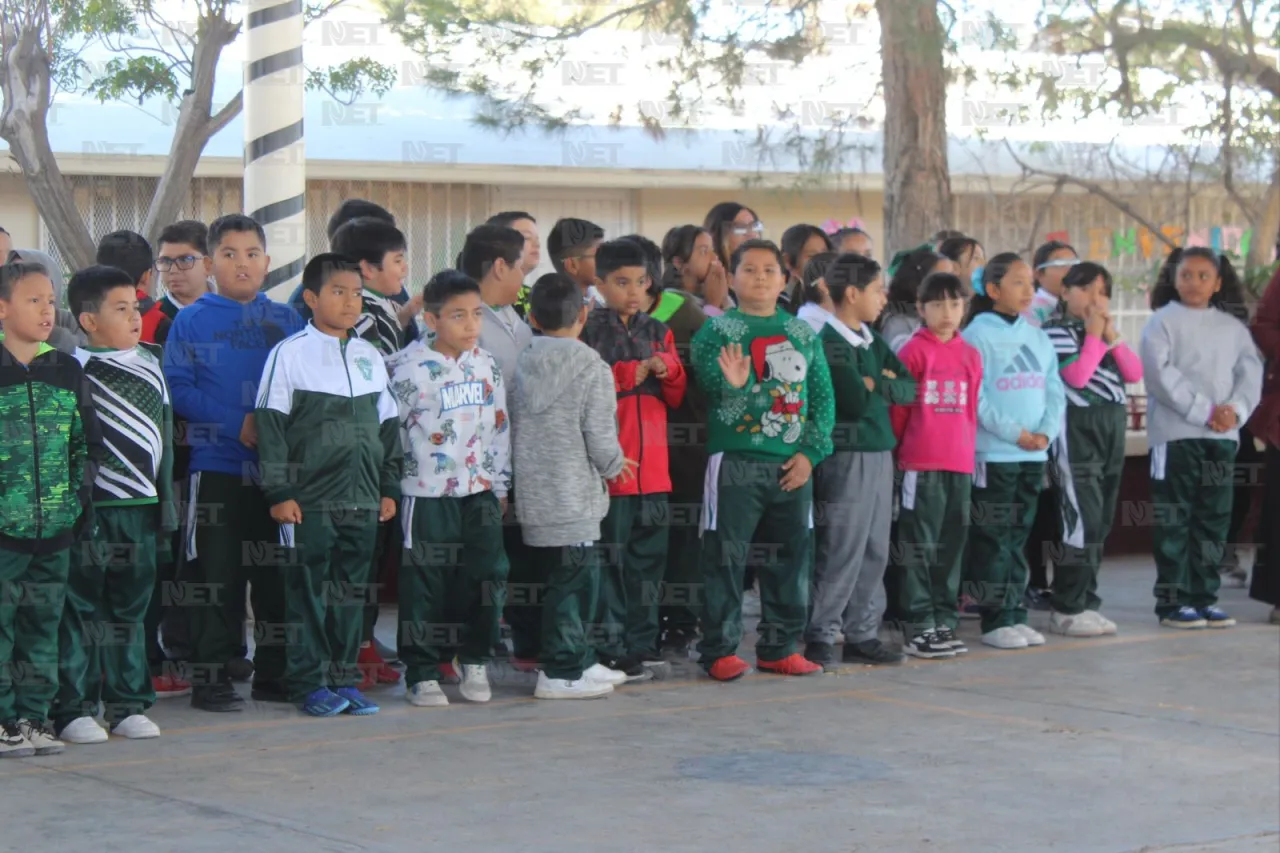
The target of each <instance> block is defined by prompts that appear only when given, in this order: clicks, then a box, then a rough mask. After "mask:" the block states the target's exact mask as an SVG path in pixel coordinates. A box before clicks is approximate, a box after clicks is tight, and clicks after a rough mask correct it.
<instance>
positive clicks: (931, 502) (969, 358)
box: [890, 273, 982, 658]
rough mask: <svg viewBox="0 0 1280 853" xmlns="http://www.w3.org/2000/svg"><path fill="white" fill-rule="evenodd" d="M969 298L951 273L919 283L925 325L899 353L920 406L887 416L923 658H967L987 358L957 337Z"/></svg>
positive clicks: (902, 587) (904, 590)
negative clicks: (961, 632) (966, 575)
mask: <svg viewBox="0 0 1280 853" xmlns="http://www.w3.org/2000/svg"><path fill="white" fill-rule="evenodd" d="M967 292H968V289H967V288H966V287H965V284H964V282H962V281H961V280H960V279H959V277H957V276H954V275H951V274H950V273H934V274H932V275H928V276H926V277H925V279H924V281H922V282H921V283H920V290H919V294H918V301H917V304H916V309H917V310H918V311H919V312H920V316H921V317H922V318H923V319H924V325H923V326H922V327H921V328H919V329H918V330H916V332H915V334H914V335H912V336H911V338H910V339H909V340H908V341H907V343H906V344H905V345H904V346H903V347H902V350H901V351H900V352H899V353H898V358H899V360H900V361H901V362H902V364H903V366H904V367H905V368H906V369H907V373H909V374H910V375H911V376H913V377H915V379H916V383H917V387H918V389H919V391H918V393H917V396H916V401H915V402H914V403H912V404H911V405H908V406H894V407H893V409H892V411H891V412H890V417H891V418H892V420H893V434H894V436H895V437H896V438H897V440H898V468H899V469H900V470H901V471H902V472H903V473H902V498H901V505H900V507H899V510H898V540H897V545H898V553H899V555H900V559H901V561H902V568H903V571H902V581H901V583H900V584H899V586H898V590H897V592H898V596H897V597H898V601H897V608H896V610H897V612H898V613H900V614H901V616H902V618H903V619H904V620H906V623H907V624H906V627H905V630H904V631H903V634H904V636H906V637H908V638H910V639H908V641H907V643H906V646H905V648H904V650H905V651H906V653H907V654H909V655H911V656H912V657H918V658H939V657H944V658H945V657H954V656H956V655H958V654H964V653H965V652H967V651H968V649H967V648H965V645H964V643H963V642H962V641H961V640H960V639H959V638H958V637H957V636H956V626H957V624H958V621H957V620H958V619H959V614H958V613H957V611H956V601H957V599H958V598H959V595H960V567H961V564H962V563H963V561H964V553H965V547H966V545H967V543H968V538H969V512H970V507H969V492H970V491H971V489H972V487H973V462H974V458H975V453H976V448H975V444H976V442H977V434H978V432H977V431H978V389H979V388H981V387H982V356H981V355H980V354H979V353H978V351H977V350H976V349H974V348H973V347H972V346H970V345H969V344H968V343H967V342H966V341H965V340H964V338H962V337H960V334H959V329H960V323H961V321H962V320H963V319H964V310H965V294H966V293H967Z"/></svg>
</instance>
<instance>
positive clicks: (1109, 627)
mask: <svg viewBox="0 0 1280 853" xmlns="http://www.w3.org/2000/svg"><path fill="white" fill-rule="evenodd" d="M1085 613H1088V614H1089V615H1090V616H1092V617H1093V621H1095V622H1097V623H1098V627H1099V628H1101V629H1102V633H1103V634H1104V635H1110V634H1115V633H1117V632H1118V631H1119V630H1120V628H1119V626H1117V625H1116V623H1114V622H1112V621H1111V620H1110V619H1108V618H1107V617H1105V616H1103V615H1102V614H1101V613H1099V612H1098V611H1096V610H1086V611H1085Z"/></svg>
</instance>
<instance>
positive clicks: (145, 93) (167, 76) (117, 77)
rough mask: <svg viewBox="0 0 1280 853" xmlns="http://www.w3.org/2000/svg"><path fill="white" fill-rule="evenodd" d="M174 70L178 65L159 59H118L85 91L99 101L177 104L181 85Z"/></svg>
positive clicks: (108, 65) (152, 57) (143, 57)
mask: <svg viewBox="0 0 1280 853" xmlns="http://www.w3.org/2000/svg"><path fill="white" fill-rule="evenodd" d="M174 70H175V63H172V62H166V61H164V60H163V59H161V58H160V57H158V56H149V55H148V56H130V57H128V58H126V59H120V58H116V59H112V60H111V61H110V62H108V63H107V66H106V69H105V73H103V74H102V75H101V76H98V77H96V78H95V79H93V80H92V81H91V82H90V83H89V85H88V86H87V87H86V91H87V92H88V93H89V94H90V95H93V96H95V97H97V99H98V100H99V101H122V100H124V99H125V98H132V99H136V100H137V101H138V103H142V102H143V101H145V100H147V99H148V98H155V97H161V98H167V99H168V100H170V101H176V100H178V87H179V86H180V85H181V83H180V82H179V80H178V76H177V74H175V73H174Z"/></svg>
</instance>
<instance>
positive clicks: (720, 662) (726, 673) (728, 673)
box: [707, 655, 821, 681]
mask: <svg viewBox="0 0 1280 853" xmlns="http://www.w3.org/2000/svg"><path fill="white" fill-rule="evenodd" d="M819 669H821V667H819ZM750 671H751V664H749V663H747V662H746V661H744V660H743V659H742V658H740V657H738V656H737V655H726V656H725V657H722V658H718V659H717V660H716V662H715V663H713V664H711V669H709V670H707V674H708V675H710V676H711V677H712V678H714V679H715V680H716V681H737V680H738V679H739V678H741V677H742V676H744V675H746V674H747V673H748V672H750Z"/></svg>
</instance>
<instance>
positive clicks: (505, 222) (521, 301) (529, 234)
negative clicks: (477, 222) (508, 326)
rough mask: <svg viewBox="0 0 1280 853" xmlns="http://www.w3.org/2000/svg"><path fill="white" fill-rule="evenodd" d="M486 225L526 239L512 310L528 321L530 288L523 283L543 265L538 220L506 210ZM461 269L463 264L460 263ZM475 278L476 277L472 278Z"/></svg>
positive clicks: (486, 222)
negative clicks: (512, 231)
mask: <svg viewBox="0 0 1280 853" xmlns="http://www.w3.org/2000/svg"><path fill="white" fill-rule="evenodd" d="M484 224H485V225H496V226H498V227H500V228H512V229H514V230H516V231H518V232H520V236H521V237H523V238H524V243H523V246H524V248H523V249H521V252H520V263H519V267H520V281H521V285H520V288H519V290H518V291H517V293H516V300H515V302H514V303H513V304H512V310H514V311H515V312H516V314H517V315H518V316H519V317H520V319H521V320H525V321H526V322H527V321H528V313H529V288H527V287H525V286H524V284H523V282H524V280H525V278H527V277H528V276H529V274H530V273H532V272H533V271H534V270H536V269H537V268H538V264H540V263H542V239H541V236H540V235H539V234H538V220H536V219H534V218H533V216H532V215H531V214H528V213H526V212H524V211H523V210H504V211H502V212H501V213H495V214H494V215H493V216H490V217H489V218H488V219H486V220H485V221H484ZM458 266H459V268H461V262H459V265H458ZM472 278H475V276H472Z"/></svg>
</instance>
